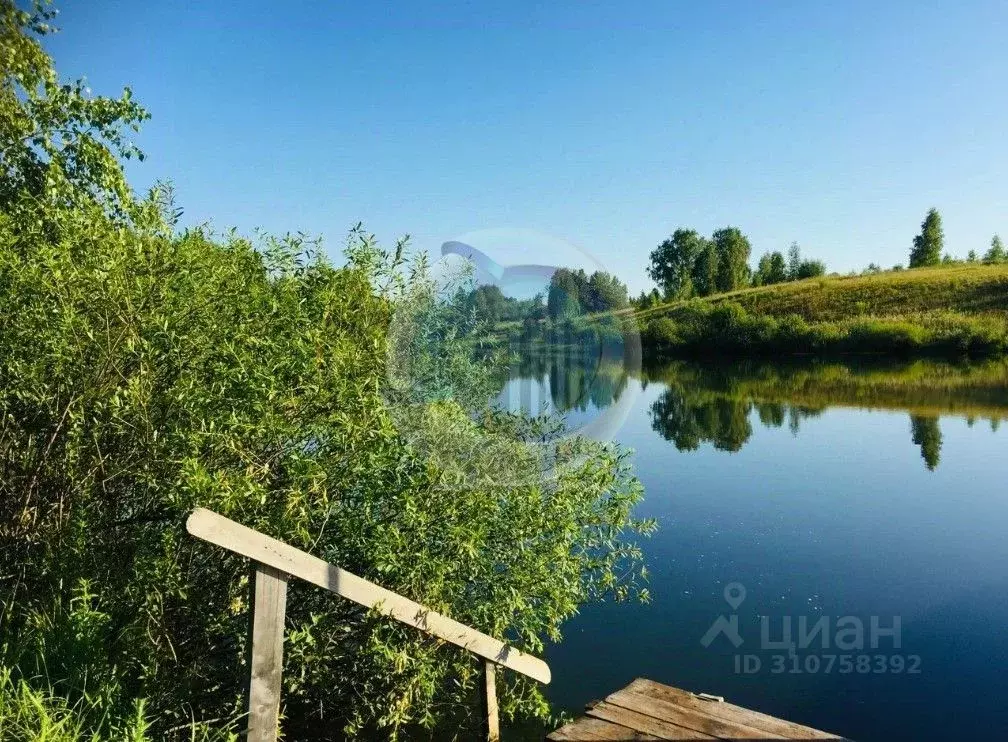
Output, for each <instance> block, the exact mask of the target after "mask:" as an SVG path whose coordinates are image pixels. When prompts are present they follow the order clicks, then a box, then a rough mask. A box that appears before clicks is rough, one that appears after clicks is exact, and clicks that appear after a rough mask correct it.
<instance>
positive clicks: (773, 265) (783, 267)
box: [753, 251, 788, 286]
mask: <svg viewBox="0 0 1008 742" xmlns="http://www.w3.org/2000/svg"><path fill="white" fill-rule="evenodd" d="M787 280H788V272H787V263H785V262H784V256H783V255H782V254H781V253H780V252H777V251H775V252H768V253H764V254H763V255H762V257H760V260H759V266H758V268H757V269H756V273H755V274H753V286H770V285H772V284H775V283H783V282H784V281H787Z"/></svg>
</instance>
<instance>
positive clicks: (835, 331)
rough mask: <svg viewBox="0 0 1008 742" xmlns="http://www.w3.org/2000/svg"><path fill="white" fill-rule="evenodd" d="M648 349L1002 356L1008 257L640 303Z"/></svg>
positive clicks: (1006, 347)
mask: <svg viewBox="0 0 1008 742" xmlns="http://www.w3.org/2000/svg"><path fill="white" fill-rule="evenodd" d="M635 316H636V318H637V322H638V325H639V327H640V334H641V346H642V350H643V355H644V357H645V358H648V359H651V360H661V359H666V358H675V357H682V356H711V355H719V356H723V355H734V356H742V355H745V356H780V355H812V356H819V357H836V356H842V355H849V354H878V355H888V356H893V357H904V358H906V357H970V358H996V357H1001V356H1004V355H1006V354H1008V266H1006V265H956V266H943V267H939V268H927V269H916V270H912V271H890V272H887V273H880V274H875V275H868V276H853V277H840V276H836V277H828V278H817V279H810V280H806V281H798V282H794V283H786V284H777V285H773V286H766V287H761V288H756V289H745V290H742V291H736V292H732V293H727V294H720V295H717V296H712V297H708V298H704V299H694V300H688V301H679V302H672V303H668V304H663V305H659V306H657V307H652V308H649V309H646V310H641V311H638V312H637V313H636V315H635Z"/></svg>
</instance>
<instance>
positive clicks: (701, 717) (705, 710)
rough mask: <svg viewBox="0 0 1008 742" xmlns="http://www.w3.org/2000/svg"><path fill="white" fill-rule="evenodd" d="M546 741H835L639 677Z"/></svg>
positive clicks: (739, 707)
mask: <svg viewBox="0 0 1008 742" xmlns="http://www.w3.org/2000/svg"><path fill="white" fill-rule="evenodd" d="M547 739H550V740H556V741H557V742H559V741H560V740H564V741H568V742H569V741H572V740H662V739H677V740H708V739H730V740H757V739H834V740H839V739H843V737H838V736H837V735H835V734H829V733H828V732H821V731H819V730H818V729H812V728H811V727H806V726H802V725H801V724H795V723H793V722H790V721H784V720H783V719H778V718H776V717H773V716H768V715H766V714H761V713H759V712H757V711H750V710H749V709H746V708H742V707H741V706H735V705H733V704H730V703H725V702H724V701H722V700H719V699H717V698H715V697H712V696H702V695H696V694H693V693H690V692H689V691H685V690H680V689H679V688H673V687H672V686H669V685H662V684H661V683H655V682H654V681H652V680H645V679H644V678H638V679H637V680H635V681H633V682H632V683H630V685H628V686H627V687H626V688H624V689H623V690H620V691H616V692H615V693H613V694H611V695H609V696H607V697H606V699H605V700H604V701H599V702H598V703H595V704H592V705H590V706H589V708H588V710H587V716H585V717H583V718H580V719H578V720H576V721H574V722H571V723H570V724H568V725H566V726H564V727H561V728H560V729H557V730H556V731H555V732H553V733H552V734H550V735H549V736H548V737H547Z"/></svg>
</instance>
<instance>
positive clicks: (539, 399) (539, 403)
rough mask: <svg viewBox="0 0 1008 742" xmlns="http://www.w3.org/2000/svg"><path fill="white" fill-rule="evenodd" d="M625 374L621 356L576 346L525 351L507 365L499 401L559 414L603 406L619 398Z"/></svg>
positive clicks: (525, 408)
mask: <svg viewBox="0 0 1008 742" xmlns="http://www.w3.org/2000/svg"><path fill="white" fill-rule="evenodd" d="M629 378H630V373H629V372H628V371H627V369H626V368H625V367H624V364H623V362H622V359H614V358H607V357H605V356H602V357H600V356H598V355H594V354H590V353H584V352H581V351H580V350H579V349H577V348H575V349H573V350H571V351H569V352H564V351H557V352H553V353H549V354H545V353H542V354H533V355H525V356H522V357H520V358H519V359H518V360H516V362H515V363H514V364H513V365H512V366H511V367H510V369H509V378H508V379H507V380H506V382H507V383H505V384H502V385H501V387H502V395H503V396H502V397H501V398H500V400H499V401H500V402H501V403H502V404H503V405H504V406H506V407H510V408H512V409H517V408H518V407H521V408H522V409H524V410H525V411H527V412H531V413H532V414H537V413H538V412H540V411H541V410H542V409H543V408H544V407H548V408H550V409H552V410H553V411H555V412H559V413H561V414H564V413H567V412H574V411H577V412H587V411H589V410H590V409H595V410H604V409H605V408H607V407H611V406H612V405H613V404H615V403H616V402H617V401H618V400H619V398H620V397H621V396H622V394H623V392H624V391H625V390H626V386H627V382H628V380H629Z"/></svg>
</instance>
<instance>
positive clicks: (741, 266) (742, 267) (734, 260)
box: [711, 227, 752, 292]
mask: <svg viewBox="0 0 1008 742" xmlns="http://www.w3.org/2000/svg"><path fill="white" fill-rule="evenodd" d="M711 241H712V242H713V243H714V246H715V249H716V250H717V258H718V267H717V277H716V279H715V280H716V286H717V290H718V291H720V292H725V291H734V290H735V289H739V288H742V287H743V286H747V285H748V284H749V253H750V252H752V246H751V245H750V244H749V239H748V238H747V237H746V236H745V235H744V234H742V231H741V230H740V229H739V228H738V227H724V228H722V229H718V230H715V232H714V234H713V235H711Z"/></svg>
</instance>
